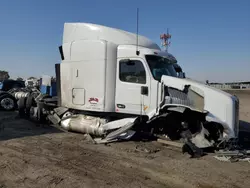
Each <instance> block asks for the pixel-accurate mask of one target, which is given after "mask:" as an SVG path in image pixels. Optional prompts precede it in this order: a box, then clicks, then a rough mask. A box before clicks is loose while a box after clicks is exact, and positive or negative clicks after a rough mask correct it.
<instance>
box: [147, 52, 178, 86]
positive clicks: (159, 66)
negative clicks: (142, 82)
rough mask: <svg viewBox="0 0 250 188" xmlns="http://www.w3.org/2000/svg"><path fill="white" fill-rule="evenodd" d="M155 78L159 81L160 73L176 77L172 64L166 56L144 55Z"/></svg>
mask: <svg viewBox="0 0 250 188" xmlns="http://www.w3.org/2000/svg"><path fill="white" fill-rule="evenodd" d="M145 57H146V60H147V62H148V65H149V68H150V71H151V73H152V75H153V77H154V79H155V80H158V81H161V77H162V75H166V76H173V77H177V73H176V71H175V69H174V67H173V64H172V63H170V61H169V60H168V59H167V58H164V57H161V56H157V55H145Z"/></svg>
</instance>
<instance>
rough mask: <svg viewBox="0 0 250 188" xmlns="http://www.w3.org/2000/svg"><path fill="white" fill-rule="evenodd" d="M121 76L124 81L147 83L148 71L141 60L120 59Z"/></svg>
mask: <svg viewBox="0 0 250 188" xmlns="http://www.w3.org/2000/svg"><path fill="white" fill-rule="evenodd" d="M119 78H120V80H121V81H123V82H130V83H138V84H146V71H145V68H144V66H143V64H142V62H141V61H139V60H129V61H123V60H121V61H120V70H119Z"/></svg>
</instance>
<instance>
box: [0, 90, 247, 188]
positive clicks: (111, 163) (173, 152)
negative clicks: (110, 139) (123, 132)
mask: <svg viewBox="0 0 250 188" xmlns="http://www.w3.org/2000/svg"><path fill="white" fill-rule="evenodd" d="M235 94H236V95H237V96H238V97H239V98H240V119H241V120H242V121H241V131H242V132H241V134H242V135H246V131H247V130H249V129H250V124H249V122H250V91H248V92H236V93H235ZM0 127H1V129H0V188H5V187H67V188H68V187H91V188H95V187H126V188H127V187H133V188H135V187H154V188H157V187H185V188H189V187H201V188H215V187H236V188H238V187H246V188H247V187H249V185H250V164H249V163H248V162H236V163H229V162H220V161H218V160H216V159H214V158H213V154H208V155H206V156H204V157H202V158H200V159H190V158H189V156H187V155H183V154H182V153H181V152H180V150H178V149H175V148H170V147H167V146H164V145H162V144H159V143H157V142H142V141H129V142H123V143H113V144H108V145H97V144H92V143H91V141H90V140H88V139H86V137H85V136H84V135H82V134H76V133H69V132H63V131H61V130H58V129H56V128H54V127H51V126H41V125H37V124H35V123H32V122H30V121H27V120H24V119H19V118H18V117H16V113H13V112H11V113H7V112H0ZM246 141H247V140H246Z"/></svg>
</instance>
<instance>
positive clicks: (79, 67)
mask: <svg viewBox="0 0 250 188" xmlns="http://www.w3.org/2000/svg"><path fill="white" fill-rule="evenodd" d="M135 44H136V35H135V34H133V33H129V32H126V31H122V30H119V29H114V28H108V27H105V26H100V25H95V24H87V23H72V24H70V23H66V24H65V25H64V34H63V44H62V47H63V53H64V57H65V60H63V61H62V63H61V99H62V106H64V107H68V108H72V109H78V110H89V111H98V112H122V113H130V114H141V113H142V114H149V115H150V117H152V116H153V115H154V114H156V113H157V108H158V106H159V104H160V103H161V100H162V99H163V98H162V96H161V94H162V93H163V90H164V89H163V88H162V87H161V83H159V82H158V81H156V80H154V78H153V75H152V73H151V71H150V69H149V66H148V64H147V62H146V59H145V55H149V54H150V55H159V56H162V57H167V58H169V59H171V60H172V61H175V58H174V57H173V56H172V55H171V54H169V53H167V52H162V51H161V50H160V48H159V46H158V45H157V44H156V43H154V42H152V41H151V40H149V39H147V38H145V37H143V36H139V46H138V48H137V47H136V45H135ZM137 49H138V50H139V52H140V54H139V55H136V50H137ZM122 59H137V60H140V61H141V62H142V63H143V66H144V68H145V71H146V84H137V83H125V82H122V81H120V79H119V61H120V60H122ZM162 81H163V82H164V84H165V85H167V86H171V87H174V88H177V89H180V90H182V89H184V86H185V85H187V84H189V85H191V88H192V89H194V90H195V91H196V92H197V93H199V94H200V95H202V96H204V99H205V107H204V110H207V111H209V112H210V113H211V114H212V115H213V116H214V117H216V118H217V119H218V120H219V121H221V122H225V124H226V125H227V126H228V127H229V130H230V131H229V132H230V133H229V136H232V137H233V136H237V133H236V132H235V130H237V127H235V126H236V125H235V109H234V108H235V106H234V102H235V99H234V97H233V96H231V95H229V94H226V93H224V92H222V91H220V90H216V89H214V88H211V87H208V86H206V85H203V84H201V83H198V82H194V81H192V80H189V79H179V78H174V77H169V76H163V77H162ZM141 86H147V87H148V91H149V94H148V95H147V96H142V95H141V94H140V91H141ZM75 89H82V90H79V92H77V93H75V92H74V91H75ZM83 91H84V92H83ZM74 94H76V95H77V98H76V99H75V100H74V101H73V96H74ZM90 98H98V102H95V103H94V104H93V103H89V102H88V101H89V99H90ZM99 99H100V100H99ZM117 104H124V105H125V107H126V108H125V109H122V108H120V109H118V110H119V111H117V108H116V105H117ZM145 106H146V107H147V108H144V107H145ZM144 109H145V110H144Z"/></svg>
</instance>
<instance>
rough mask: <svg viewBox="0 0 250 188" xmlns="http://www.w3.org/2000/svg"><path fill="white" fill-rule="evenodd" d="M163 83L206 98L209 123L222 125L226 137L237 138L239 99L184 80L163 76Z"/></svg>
mask: <svg viewBox="0 0 250 188" xmlns="http://www.w3.org/2000/svg"><path fill="white" fill-rule="evenodd" d="M162 82H163V83H164V85H166V86H168V87H172V88H175V89H178V90H181V91H182V90H184V88H185V86H187V85H190V89H191V90H192V91H194V92H196V93H197V94H199V95H201V96H202V97H204V110H205V111H208V115H207V121H215V122H218V123H221V124H222V125H223V126H224V128H225V135H224V136H228V137H230V138H231V137H237V136H238V131H239V119H238V99H237V97H235V96H233V95H230V94H228V93H226V92H224V91H222V90H219V89H216V88H212V87H210V86H207V85H205V84H202V83H199V82H196V81H193V80H190V79H183V78H175V77H171V76H162Z"/></svg>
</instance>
